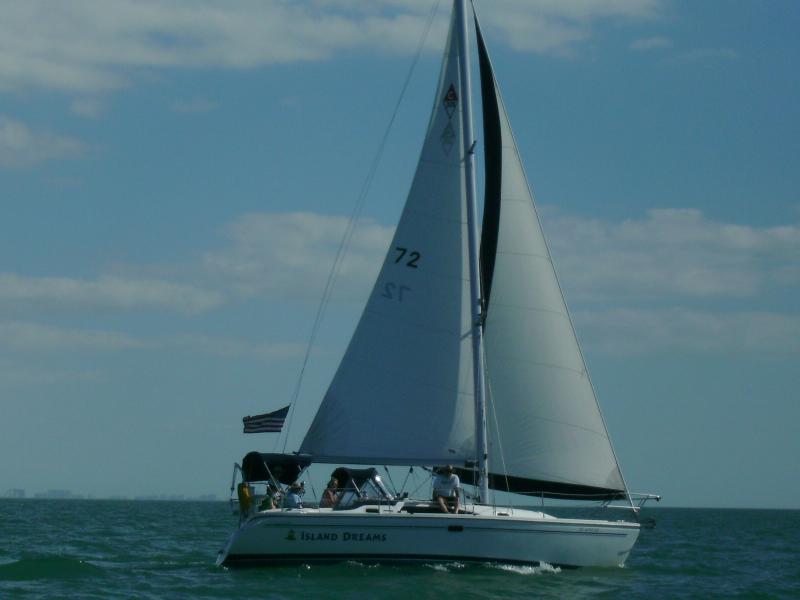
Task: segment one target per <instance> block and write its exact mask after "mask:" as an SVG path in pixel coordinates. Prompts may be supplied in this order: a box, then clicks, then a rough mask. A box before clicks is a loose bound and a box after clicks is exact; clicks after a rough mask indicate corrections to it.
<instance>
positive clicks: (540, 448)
mask: <svg viewBox="0 0 800 600" xmlns="http://www.w3.org/2000/svg"><path fill="white" fill-rule="evenodd" d="M476 28H477V34H478V50H479V58H480V71H481V81H482V85H481V90H482V97H483V106H484V116H483V120H484V137H485V140H486V142H485V146H486V200H485V205H484V230H483V236H482V240H481V254H482V256H481V265H482V272H483V276H482V278H483V289H484V301H485V303H486V306H485V310H486V320H485V330H484V348H485V355H486V370H487V373H488V385H489V390H490V392H489V401H490V407H489V409H488V413H489V438H490V440H491V445H490V451H489V464H490V470H491V473H492V476H491V477H490V484H491V485H492V487H494V488H496V489H505V488H506V484H508V487H509V488H511V490H512V491H520V492H525V491H527V492H545V493H548V494H550V495H566V494H585V495H594V496H607V497H612V496H621V495H623V494H624V489H625V486H624V483H623V480H622V475H621V473H620V471H619V467H618V465H617V461H616V458H615V456H614V452H613V450H612V447H611V442H610V441H609V438H608V433H607V431H606V427H605V424H604V422H603V418H602V416H601V414H600V409H599V407H598V404H597V399H596V398H595V394H594V390H593V389H592V385H591V382H590V381H589V376H588V374H587V371H586V365H585V364H584V361H583V356H582V355H581V351H580V348H579V347H578V342H577V339H576V337H575V332H574V330H573V327H572V322H571V320H570V317H569V314H568V312H567V307H566V304H565V302H564V298H563V296H562V294H561V289H560V287H559V284H558V280H557V279H556V274H555V269H554V267H553V263H552V261H551V257H550V252H549V250H548V248H547V244H546V243H545V239H544V234H543V233H542V229H541V225H540V223H539V218H538V215H537V213H536V208H535V205H534V201H533V196H532V194H531V192H530V189H529V187H528V182H527V179H526V177H525V173H524V171H523V167H522V162H521V160H520V157H519V152H518V150H517V146H516V144H515V142H514V138H513V134H512V132H511V126H510V124H509V120H508V116H507V114H506V111H505V107H504V106H503V102H502V99H501V97H500V92H499V90H498V88H497V85H496V82H495V78H494V74H493V72H492V67H491V63H490V61H489V56H488V53H487V51H486V46H485V44H484V41H483V37H482V35H481V31H480V27H479V26H478V24H477V20H476ZM498 430H499V431H500V435H499V436H498V435H497V431H498ZM506 474H507V476H506Z"/></svg>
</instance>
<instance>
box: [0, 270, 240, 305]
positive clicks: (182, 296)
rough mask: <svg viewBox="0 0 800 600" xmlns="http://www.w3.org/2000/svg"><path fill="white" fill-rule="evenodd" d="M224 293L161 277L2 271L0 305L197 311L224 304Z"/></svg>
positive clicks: (0, 276)
mask: <svg viewBox="0 0 800 600" xmlns="http://www.w3.org/2000/svg"><path fill="white" fill-rule="evenodd" d="M223 299H224V296H223V294H222V293H220V292H216V291H213V290H207V289H202V288H198V287H194V286H191V285H183V284H177V283H171V282H165V281H157V280H135V279H123V278H120V277H101V278H99V279H97V280H94V281H87V280H82V279H74V278H68V277H20V276H18V275H15V274H13V273H0V305H2V304H6V305H11V306H15V307H18V308H24V307H44V308H47V309H48V310H95V309H103V310H138V309H149V310H167V311H172V312H177V313H181V314H186V315H192V314H197V313H200V312H204V311H207V310H211V309H213V308H216V307H217V306H219V305H220V304H222V302H223Z"/></svg>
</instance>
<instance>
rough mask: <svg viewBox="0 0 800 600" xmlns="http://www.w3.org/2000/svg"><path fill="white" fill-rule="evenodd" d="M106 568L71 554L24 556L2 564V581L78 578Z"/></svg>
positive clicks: (98, 573) (98, 572)
mask: <svg viewBox="0 0 800 600" xmlns="http://www.w3.org/2000/svg"><path fill="white" fill-rule="evenodd" d="M104 572H105V570H104V569H103V568H101V567H98V566H96V565H93V564H91V563H90V562H87V561H85V560H82V559H79V558H74V557H71V556H61V555H39V556H24V557H23V558H20V559H18V560H11V561H9V562H6V563H4V564H0V581H31V580H41V579H76V578H81V577H97V576H98V575H102V574H103V573H104Z"/></svg>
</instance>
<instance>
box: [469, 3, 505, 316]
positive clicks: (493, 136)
mask: <svg viewBox="0 0 800 600" xmlns="http://www.w3.org/2000/svg"><path fill="white" fill-rule="evenodd" d="M475 31H476V33H477V38H478V58H479V63H480V74H481V104H482V106H483V138H484V168H485V189H484V200H483V227H482V230H481V249H480V270H481V284H482V285H481V289H482V298H483V313H484V315H485V314H486V311H487V310H488V308H489V298H490V296H491V293H492V278H493V276H494V263H495V257H496V255H497V235H498V230H499V228H500V187H501V179H502V174H503V140H502V134H501V133H500V109H499V107H498V104H497V93H496V91H495V80H494V73H493V72H492V64H491V62H490V60H489V53H488V52H487V50H486V44H485V42H484V41H483V34H482V33H481V28H480V25H479V24H478V18H477V17H475Z"/></svg>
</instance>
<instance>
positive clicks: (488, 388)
mask: <svg viewBox="0 0 800 600" xmlns="http://www.w3.org/2000/svg"><path fill="white" fill-rule="evenodd" d="M483 360H484V365H486V392H487V394H486V395H487V396H488V397H489V406H491V409H492V417H493V420H494V429H495V434H496V441H497V449H498V450H499V452H500V462H501V463H502V466H503V471H502V472H503V479H504V480H505V482H506V492H507V493H509V494H510V493H511V485H510V484H509V483H508V468H507V467H506V455H505V453H504V452H503V442H502V441H501V439H500V423H499V422H498V421H497V407H496V406H495V403H494V396H493V395H492V378H491V377H490V376H489V362H488V361H487V360H486V356H485V354H484V357H483ZM486 476H487V477H488V476H489V474H488V473H487V474H486ZM493 504H495V503H494V502H493ZM509 508H510V509H511V511H512V514H513V511H514V507H513V505H512V504H511V502H509Z"/></svg>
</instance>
